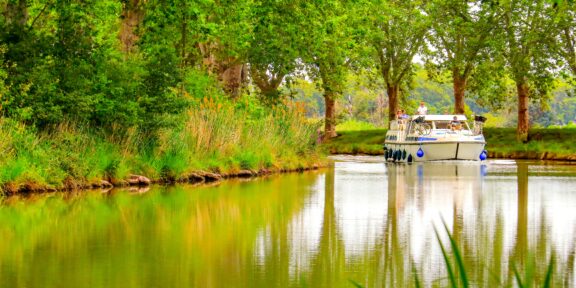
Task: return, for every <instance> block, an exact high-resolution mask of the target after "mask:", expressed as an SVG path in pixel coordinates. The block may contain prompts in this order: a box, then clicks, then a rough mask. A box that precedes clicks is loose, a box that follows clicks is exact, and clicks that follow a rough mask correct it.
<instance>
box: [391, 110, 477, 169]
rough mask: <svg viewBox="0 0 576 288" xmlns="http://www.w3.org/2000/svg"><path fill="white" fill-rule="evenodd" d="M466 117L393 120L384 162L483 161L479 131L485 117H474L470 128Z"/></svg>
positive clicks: (424, 117)
mask: <svg viewBox="0 0 576 288" xmlns="http://www.w3.org/2000/svg"><path fill="white" fill-rule="evenodd" d="M466 120H467V119H466V116H465V115H422V116H411V117H409V118H408V119H401V120H393V121H392V122H391V123H390V129H389V130H388V132H387V133H386V141H385V142H384V155H385V158H386V161H393V162H408V163H410V162H420V161H434V160H471V161H483V160H485V159H486V158H487V153H486V150H484V146H485V145H486V140H485V139H484V135H483V134H482V128H483V125H484V122H485V121H486V118H484V117H482V116H475V117H474V124H473V126H472V129H470V126H469V125H468V122H467V121H466Z"/></svg>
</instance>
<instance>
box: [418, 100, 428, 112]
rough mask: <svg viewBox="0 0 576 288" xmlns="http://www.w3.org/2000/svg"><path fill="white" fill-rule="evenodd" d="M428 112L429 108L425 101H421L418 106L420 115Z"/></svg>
mask: <svg viewBox="0 0 576 288" xmlns="http://www.w3.org/2000/svg"><path fill="white" fill-rule="evenodd" d="M427 113H428V108H426V105H424V101H421V102H420V106H418V115H426V114H427Z"/></svg>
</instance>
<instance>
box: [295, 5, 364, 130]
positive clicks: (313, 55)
mask: <svg viewBox="0 0 576 288" xmlns="http://www.w3.org/2000/svg"><path fill="white" fill-rule="evenodd" d="M354 4H355V2H353V1H350V2H349V1H336V0H329V1H319V2H308V1H302V3H301V6H302V7H304V9H303V13H302V14H301V15H300V17H301V18H300V21H301V22H299V23H301V25H302V26H301V29H302V30H303V31H307V35H306V36H302V37H306V42H305V47H307V49H306V50H305V51H304V53H303V58H304V61H305V62H306V63H307V64H308V69H309V72H310V76H312V77H313V78H314V79H315V80H317V81H319V82H320V86H321V87H322V90H323V91H324V102H325V104H326V105H325V106H326V112H325V116H324V121H325V123H324V133H325V134H324V137H325V138H326V139H328V138H332V137H335V136H336V100H337V99H338V98H340V97H341V95H342V91H343V89H344V81H345V78H346V73H347V71H348V67H349V65H350V62H351V61H352V59H353V53H354V49H355V45H356V39H355V31H354V26H353V25H351V24H352V23H353V20H354V19H352V18H351V17H352V15H354V13H353V12H352V11H350V9H351V8H354Z"/></svg>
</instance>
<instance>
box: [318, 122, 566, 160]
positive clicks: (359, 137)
mask: <svg viewBox="0 0 576 288" xmlns="http://www.w3.org/2000/svg"><path fill="white" fill-rule="evenodd" d="M385 136H386V130H385V129H375V130H361V131H339V132H338V136H337V137H336V138H334V139H331V140H330V141H328V142H326V143H324V144H322V147H324V149H325V150H326V151H328V152H329V153H331V154H368V155H382V154H383V150H382V145H383V144H384V140H385ZM484 136H485V137H486V142H487V143H488V144H487V145H486V150H488V152H489V153H490V155H492V157H504V158H529V159H541V158H544V159H559V160H566V159H569V160H576V145H574V139H576V128H538V129H531V130H530V137H529V138H530V141H529V142H528V143H521V142H518V141H516V130H515V129H514V128H485V129H484ZM545 153H546V154H545ZM572 158H574V159H572Z"/></svg>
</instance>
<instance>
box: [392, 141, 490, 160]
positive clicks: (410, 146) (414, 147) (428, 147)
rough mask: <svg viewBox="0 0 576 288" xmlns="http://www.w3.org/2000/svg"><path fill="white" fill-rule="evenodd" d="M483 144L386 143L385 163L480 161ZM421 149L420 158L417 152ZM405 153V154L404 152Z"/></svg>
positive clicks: (464, 142)
mask: <svg viewBox="0 0 576 288" xmlns="http://www.w3.org/2000/svg"><path fill="white" fill-rule="evenodd" d="M485 144H486V143H485V142H479V141H478V142H476V141H446V142H430V143H426V142H412V143H401V142H400V143H398V142H395V143H386V144H385V150H386V151H385V154H386V156H385V157H386V160H387V161H394V162H422V161H440V160H469V161H482V160H484V159H481V154H482V152H483V151H484V146H485ZM419 149H422V153H420V154H422V155H421V156H420V155H419V153H418V150H419ZM404 151H405V152H404Z"/></svg>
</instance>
